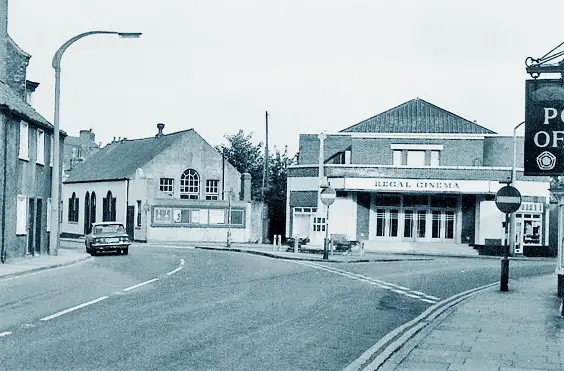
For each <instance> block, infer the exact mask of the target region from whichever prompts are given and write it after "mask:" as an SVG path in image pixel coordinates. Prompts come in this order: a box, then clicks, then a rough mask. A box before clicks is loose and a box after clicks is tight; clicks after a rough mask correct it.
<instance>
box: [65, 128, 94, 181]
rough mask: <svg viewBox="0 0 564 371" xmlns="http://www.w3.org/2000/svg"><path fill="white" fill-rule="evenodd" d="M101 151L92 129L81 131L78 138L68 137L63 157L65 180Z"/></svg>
mask: <svg viewBox="0 0 564 371" xmlns="http://www.w3.org/2000/svg"><path fill="white" fill-rule="evenodd" d="M99 149H100V146H99V145H98V144H97V143H96V134H94V133H93V132H92V129H89V130H81V131H80V133H79V136H78V137H73V136H70V135H69V136H67V137H66V139H65V145H64V148H63V155H62V162H63V172H64V173H63V179H66V178H67V177H68V176H69V174H70V172H71V171H72V169H74V168H75V167H76V166H77V165H79V164H81V163H83V162H84V161H86V159H88V158H89V157H90V156H92V155H93V154H94V153H96V152H97V151H98V150H99Z"/></svg>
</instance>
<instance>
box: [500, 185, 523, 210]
mask: <svg viewBox="0 0 564 371" xmlns="http://www.w3.org/2000/svg"><path fill="white" fill-rule="evenodd" d="M495 204H496V205H497V208H498V209H499V210H500V211H501V212H503V213H505V214H510V213H514V212H515V211H517V210H519V207H520V206H521V193H520V192H519V190H518V189H517V188H515V187H512V186H509V185H507V186H505V187H503V188H501V189H500V190H499V191H497V194H496V195H495Z"/></svg>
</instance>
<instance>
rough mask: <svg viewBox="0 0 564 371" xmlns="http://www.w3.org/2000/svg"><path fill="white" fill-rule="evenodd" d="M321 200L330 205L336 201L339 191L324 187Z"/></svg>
mask: <svg viewBox="0 0 564 371" xmlns="http://www.w3.org/2000/svg"><path fill="white" fill-rule="evenodd" d="M319 197H321V202H323V203H324V204H325V205H327V206H330V205H331V204H332V203H333V202H335V198H337V192H335V190H334V189H333V188H331V187H327V188H323V190H322V191H321V194H320V195H319Z"/></svg>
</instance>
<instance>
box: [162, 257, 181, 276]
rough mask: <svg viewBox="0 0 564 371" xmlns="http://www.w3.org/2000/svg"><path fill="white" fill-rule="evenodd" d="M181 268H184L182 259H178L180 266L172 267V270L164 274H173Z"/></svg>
mask: <svg viewBox="0 0 564 371" xmlns="http://www.w3.org/2000/svg"><path fill="white" fill-rule="evenodd" d="M182 268H184V259H180V267H178V268H176V269H174V270H172V271H170V272H168V273H167V274H166V275H167V276H170V275H173V274H175V273H176V272H178V271H179V270H181V269H182Z"/></svg>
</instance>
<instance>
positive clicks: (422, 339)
mask: <svg viewBox="0 0 564 371" xmlns="http://www.w3.org/2000/svg"><path fill="white" fill-rule="evenodd" d="M136 245H139V246H146V247H167V248H196V249H208V250H219V251H226V252H237V253H249V254H258V255H263V256H268V257H272V258H278V259H294V260H308V261H321V262H331V263H355V262H371V261H398V260H415V259H432V257H433V256H443V257H444V256H450V257H460V258H475V259H499V257H486V256H478V255H477V253H476V251H475V250H473V249H472V248H467V249H460V246H457V247H455V246H452V247H450V246H447V247H445V249H443V250H442V251H419V252H410V251H407V252H406V251H405V250H397V249H393V248H389V249H382V251H379V252H361V251H359V250H356V251H353V252H352V253H351V254H349V255H330V256H329V259H327V260H324V259H323V258H322V255H321V251H317V253H306V252H298V253H294V252H290V251H286V250H287V248H288V246H285V245H282V246H274V245H261V244H252V245H251V244H237V243H233V244H232V245H231V246H230V247H229V248H227V247H225V244H219V243H218V244H214V243H201V242H187V243H180V244H170V243H164V242H163V243H150V244H134V245H132V250H133V251H134V248H135V246H136ZM61 246H62V247H63V248H61V249H60V250H59V253H58V255H56V256H51V255H40V256H34V257H28V258H25V259H20V260H16V261H12V262H8V263H6V264H0V280H2V279H6V278H10V277H15V276H18V275H25V274H30V273H33V272H37V271H41V270H45V269H53V268H57V267H61V266H65V265H70V264H75V263H78V262H80V261H84V260H86V259H89V258H90V255H88V254H86V253H85V252H84V249H83V246H84V245H83V242H82V241H80V240H66V239H62V241H61ZM511 259H543V260H544V259H547V258H511ZM555 266H556V262H555ZM509 285H510V286H509V291H507V292H501V291H499V286H498V285H495V286H492V285H490V286H488V287H484V288H482V289H480V290H476V291H473V292H471V293H468V294H467V295H465V296H462V297H461V298H459V300H457V301H456V303H455V302H454V301H453V304H452V305H451V306H449V307H448V308H447V306H444V308H446V309H444V311H443V312H441V313H440V314H438V315H437V316H436V317H435V318H433V319H432V320H430V319H429V318H430V317H429V316H428V317H427V318H423V319H422V320H420V321H419V322H420V323H419V325H418V326H417V327H416V329H415V330H414V331H412V332H411V333H409V334H408V335H409V336H402V338H400V339H394V341H393V342H390V344H389V345H388V346H387V348H385V349H383V350H382V351H381V352H380V353H379V354H378V355H377V356H376V357H374V356H372V357H370V358H369V359H366V360H365V362H363V363H362V364H360V365H357V366H359V367H357V368H356V369H364V370H397V371H405V370H418V371H425V370H434V371H436V370H460V371H462V370H480V371H485V370H497V371H501V370H507V371H509V370H513V371H517V370H564V316H561V315H560V313H561V308H560V305H561V304H562V299H560V298H558V297H557V296H556V291H557V288H556V285H557V278H556V274H550V275H544V276H538V277H532V278H527V279H521V280H510V282H509ZM454 303H455V304H454ZM500 339H503V340H504V341H500Z"/></svg>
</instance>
